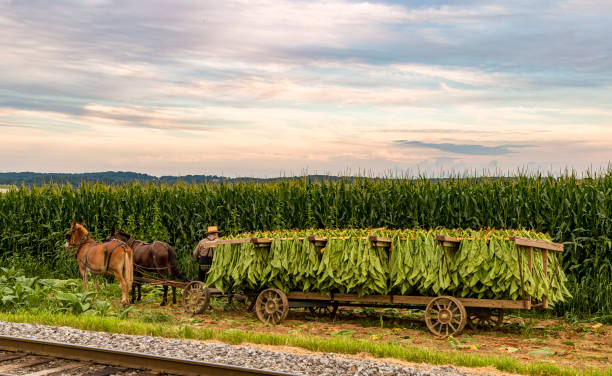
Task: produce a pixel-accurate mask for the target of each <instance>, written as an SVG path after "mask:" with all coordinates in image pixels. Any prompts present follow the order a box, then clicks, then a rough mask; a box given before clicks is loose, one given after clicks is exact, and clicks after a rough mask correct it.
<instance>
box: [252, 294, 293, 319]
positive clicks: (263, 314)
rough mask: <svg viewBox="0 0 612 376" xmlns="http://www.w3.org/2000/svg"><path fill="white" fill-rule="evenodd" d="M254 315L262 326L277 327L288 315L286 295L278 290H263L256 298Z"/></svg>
mask: <svg viewBox="0 0 612 376" xmlns="http://www.w3.org/2000/svg"><path fill="white" fill-rule="evenodd" d="M255 313H257V317H258V318H259V320H260V321H261V322H263V323H264V324H268V323H272V324H274V325H278V324H279V323H280V322H281V321H283V320H284V319H285V318H286V317H287V315H288V314H289V301H288V300H287V295H285V293H284V292H282V291H281V290H279V289H266V290H263V291H262V292H261V293H260V294H259V295H258V296H257V301H256V302H255Z"/></svg>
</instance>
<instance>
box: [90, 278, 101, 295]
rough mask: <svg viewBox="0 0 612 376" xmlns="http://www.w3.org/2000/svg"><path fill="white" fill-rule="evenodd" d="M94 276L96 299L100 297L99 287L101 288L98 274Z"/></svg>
mask: <svg viewBox="0 0 612 376" xmlns="http://www.w3.org/2000/svg"><path fill="white" fill-rule="evenodd" d="M92 278H93V280H94V289H95V290H96V295H94V299H98V289H99V288H100V285H98V276H93V277H92Z"/></svg>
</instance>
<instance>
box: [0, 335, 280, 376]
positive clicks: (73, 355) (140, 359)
mask: <svg viewBox="0 0 612 376" xmlns="http://www.w3.org/2000/svg"><path fill="white" fill-rule="evenodd" d="M0 349H2V350H8V351H22V352H27V353H32V354H37V355H46V356H52V357H56V358H63V359H72V360H80V361H88V362H96V363H102V364H107V365H114V366H119V367H125V368H137V369H146V370H151V371H156V372H166V373H172V374H178V375H194V376H197V375H203V376H221V375H228V376H261V375H270V376H272V375H274V376H287V375H292V374H290V373H284V372H278V371H267V370H259V369H253V368H245V367H239V366H231V365H226V364H219V363H208V362H202V361H198V360H188V359H181V358H171V357H166V356H159V355H150V354H143V353H136V352H128V351H119V350H110V349H104V348H99V347H92V346H84V345H75V344H70V343H63V342H55V341H42V340H38V339H31V338H21V337H12V336H0Z"/></svg>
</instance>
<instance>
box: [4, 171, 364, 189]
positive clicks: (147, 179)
mask: <svg viewBox="0 0 612 376" xmlns="http://www.w3.org/2000/svg"><path fill="white" fill-rule="evenodd" d="M304 178H305V177H304V176H297V177H278V178H253V177H236V178H228V177H223V176H217V175H185V176H170V175H166V176H161V177H157V176H152V175H148V174H140V173H137V172H129V171H105V172H87V173H82V174H71V173H55V172H52V173H40V172H1V173H0V185H17V186H21V185H25V186H27V187H31V186H42V185H48V184H60V185H64V184H69V185H72V186H73V187H77V186H79V185H81V184H82V183H87V184H95V183H100V184H104V185H120V184H124V183H154V184H161V183H165V184H174V183H177V182H185V183H189V184H205V183H220V182H221V181H224V182H228V183H232V182H240V181H254V182H273V181H279V180H295V179H304ZM307 179H308V181H317V180H332V181H335V180H337V179H339V177H337V176H330V175H308V176H307ZM346 179H347V178H345V180H346ZM352 179H353V178H350V177H349V178H348V180H352Z"/></svg>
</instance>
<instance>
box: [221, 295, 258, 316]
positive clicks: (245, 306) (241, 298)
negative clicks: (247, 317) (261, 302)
mask: <svg viewBox="0 0 612 376" xmlns="http://www.w3.org/2000/svg"><path fill="white" fill-rule="evenodd" d="M227 303H228V304H229V306H230V308H231V309H232V310H233V311H235V312H240V313H244V312H253V308H254V307H255V299H254V298H253V297H252V296H249V295H244V294H230V295H229V296H228V297H227Z"/></svg>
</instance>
